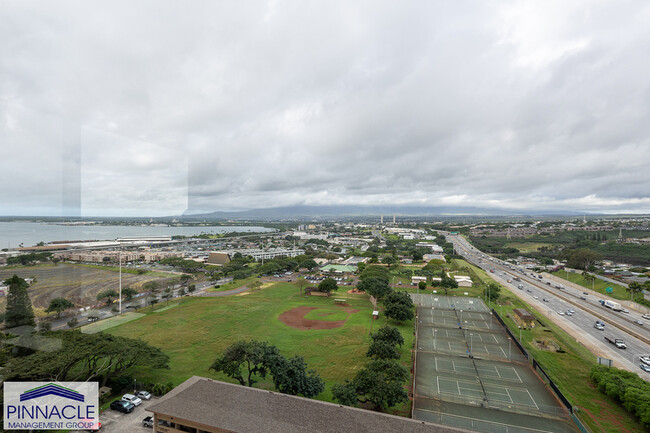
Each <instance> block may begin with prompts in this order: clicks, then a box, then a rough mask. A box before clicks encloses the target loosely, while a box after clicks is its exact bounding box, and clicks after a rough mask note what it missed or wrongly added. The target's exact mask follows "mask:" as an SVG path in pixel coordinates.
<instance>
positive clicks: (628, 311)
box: [621, 308, 630, 314]
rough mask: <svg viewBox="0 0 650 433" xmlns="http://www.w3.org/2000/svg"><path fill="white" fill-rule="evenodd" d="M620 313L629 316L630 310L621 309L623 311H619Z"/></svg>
mask: <svg viewBox="0 0 650 433" xmlns="http://www.w3.org/2000/svg"><path fill="white" fill-rule="evenodd" d="M621 313H625V314H630V310H628V309H627V308H623V310H621Z"/></svg>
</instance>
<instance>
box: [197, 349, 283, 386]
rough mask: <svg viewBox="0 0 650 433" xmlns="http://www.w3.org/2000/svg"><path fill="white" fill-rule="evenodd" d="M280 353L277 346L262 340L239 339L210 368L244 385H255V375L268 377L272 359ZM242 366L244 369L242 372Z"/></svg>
mask: <svg viewBox="0 0 650 433" xmlns="http://www.w3.org/2000/svg"><path fill="white" fill-rule="evenodd" d="M276 355H279V352H278V350H277V348H275V346H269V345H268V344H267V343H266V342H260V341H254V340H252V341H237V342H235V343H233V344H231V345H230V346H228V347H227V348H226V350H225V351H224V352H223V354H222V355H221V356H220V357H218V358H217V359H215V361H214V362H213V363H212V365H211V366H210V370H214V371H217V372H222V373H224V374H225V375H226V376H228V377H230V378H233V379H236V380H237V381H238V382H239V383H240V384H241V385H243V386H253V384H255V382H257V380H255V376H258V375H259V376H260V377H262V378H264V377H266V374H267V372H268V370H269V367H270V365H269V363H270V361H274V359H273V357H274V356H276ZM242 368H243V369H244V371H243V372H242Z"/></svg>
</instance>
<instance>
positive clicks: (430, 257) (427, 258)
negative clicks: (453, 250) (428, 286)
mask: <svg viewBox="0 0 650 433" xmlns="http://www.w3.org/2000/svg"><path fill="white" fill-rule="evenodd" d="M422 260H423V261H425V262H430V261H431V260H442V261H443V262H446V261H447V260H445V256H443V255H442V254H424V255H423V256H422Z"/></svg>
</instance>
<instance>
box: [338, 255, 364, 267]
mask: <svg viewBox="0 0 650 433" xmlns="http://www.w3.org/2000/svg"><path fill="white" fill-rule="evenodd" d="M368 260H370V257H359V256H352V257H349V258H347V259H345V260H343V261H342V262H341V264H344V265H352V266H357V265H358V264H359V263H367V262H368Z"/></svg>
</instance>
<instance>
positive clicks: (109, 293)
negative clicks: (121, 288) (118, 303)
mask: <svg viewBox="0 0 650 433" xmlns="http://www.w3.org/2000/svg"><path fill="white" fill-rule="evenodd" d="M118 296H119V295H118V294H117V292H116V291H115V290H112V289H109V290H104V291H102V292H99V293H98V294H97V300H98V301H102V300H103V301H104V302H106V305H110V304H112V303H113V301H114V300H115V299H117V297H118Z"/></svg>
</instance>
